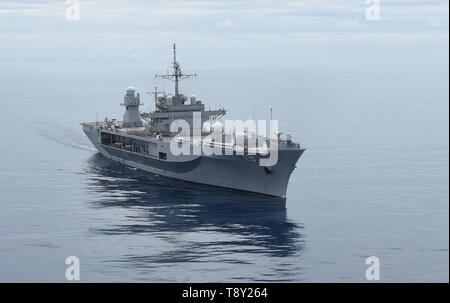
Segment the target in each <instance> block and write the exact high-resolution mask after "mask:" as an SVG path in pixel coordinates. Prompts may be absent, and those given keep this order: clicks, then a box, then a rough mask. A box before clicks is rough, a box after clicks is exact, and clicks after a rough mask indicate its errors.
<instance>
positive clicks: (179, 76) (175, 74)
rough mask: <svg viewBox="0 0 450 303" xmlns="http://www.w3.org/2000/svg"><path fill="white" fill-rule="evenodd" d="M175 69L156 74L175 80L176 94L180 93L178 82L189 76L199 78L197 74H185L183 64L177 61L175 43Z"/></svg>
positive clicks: (174, 45)
mask: <svg viewBox="0 0 450 303" xmlns="http://www.w3.org/2000/svg"><path fill="white" fill-rule="evenodd" d="M172 68H173V70H172V72H167V74H164V75H158V74H157V75H155V78H160V79H161V78H162V79H167V80H171V81H174V82H175V96H178V95H179V90H178V82H179V81H181V80H184V79H187V78H192V77H195V78H197V77H198V76H197V74H196V73H194V74H183V72H182V70H181V66H180V64H179V63H178V62H177V49H176V44H175V43H174V44H173V67H172Z"/></svg>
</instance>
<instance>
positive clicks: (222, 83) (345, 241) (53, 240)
mask: <svg viewBox="0 0 450 303" xmlns="http://www.w3.org/2000/svg"><path fill="white" fill-rule="evenodd" d="M198 73H199V74H200V78H199V79H198V80H195V81H191V80H186V81H184V82H182V85H181V89H182V90H183V91H184V92H186V93H187V94H191V93H195V94H196V95H197V97H198V98H199V99H201V100H203V101H204V102H205V103H207V104H208V105H211V108H214V107H219V106H225V107H226V109H227V110H228V115H227V117H229V118H232V119H248V118H256V119H265V118H268V117H269V110H268V109H269V108H271V107H272V108H273V115H274V118H275V119H278V120H279V121H280V128H281V129H282V131H285V132H286V131H287V132H290V133H291V134H292V135H293V137H294V139H295V140H296V141H300V142H301V143H302V144H303V145H304V146H306V147H307V150H306V152H305V153H304V154H303V156H302V157H301V158H300V161H299V163H298V167H297V169H296V170H295V171H294V173H293V175H292V177H291V180H290V184H289V188H288V193H287V199H286V201H283V200H279V199H274V198H267V197H263V196H259V195H253V194H247V193H242V192H236V191H231V190H224V189H220V188H214V187H209V186H202V185H193V184H190V183H186V182H181V181H174V180H171V179H166V178H162V177H158V176H155V175H152V174H148V173H144V172H141V171H138V170H134V169H132V168H128V167H124V166H121V165H119V164H116V163H113V162H111V161H109V160H107V159H104V158H103V157H102V156H101V155H99V154H98V153H97V152H96V151H95V149H93V147H92V146H91V145H90V143H89V142H88V140H87V139H86V138H85V136H84V134H83V133H82V131H81V126H80V124H79V123H80V122H84V121H95V120H96V119H98V120H102V119H103V118H104V117H105V116H109V117H115V118H120V117H121V115H122V108H121V107H120V106H119V103H120V102H121V101H122V98H123V94H124V91H125V89H126V87H127V86H129V85H134V86H136V88H137V90H138V91H139V92H141V96H142V97H143V101H144V103H145V105H144V108H145V109H148V108H149V107H150V106H151V104H152V101H151V96H150V95H147V94H146V92H147V91H149V90H150V91H151V90H152V89H153V86H154V85H155V84H157V85H160V87H161V88H163V89H166V90H168V89H170V86H169V84H162V83H160V82H157V83H155V82H154V80H153V79H152V75H153V73H152V71H144V70H140V71H137V72H136V71H132V70H126V68H122V70H115V69H114V68H113V67H111V68H110V69H98V70H97V69H96V70H95V71H92V70H89V69H84V70H83V69H81V68H80V69H72V70H62V69H56V68H55V69H53V68H47V69H40V70H39V69H31V68H29V69H27V68H22V69H16V70H2V71H0V91H1V92H2V93H1V97H0V106H1V107H0V129H1V130H2V132H1V133H2V135H1V143H0V146H1V148H0V281H1V282H21V281H22V282H46V281H56V282H64V281H66V279H65V271H66V268H67V265H66V264H65V260H66V258H67V257H68V256H77V257H78V258H79V259H80V264H81V268H80V270H81V271H80V278H81V281H84V282H95V281H105V282H109V281H117V282H119V281H120V282H247V281H251V282H254V281H288V282H291V281H292V282H322V281H325V282H354V281H356V282H365V281H367V280H366V277H365V272H366V268H367V265H366V264H365V259H366V258H367V257H368V256H377V257H378V258H379V260H380V274H381V281H384V282H409V281H414V282H415V281H445V282H448V280H449V190H448V182H449V180H448V178H449V177H448V176H449V171H448V168H449V163H448V159H449V154H448V152H449V141H448V138H449V134H448V127H449V123H448V121H449V120H448V118H449V117H448V110H449V108H448V106H449V103H448V99H449V90H448V80H449V79H448V74H426V75H424V74H419V73H417V74H411V73H406V72H405V73H402V72H395V73H392V72H385V73H383V72H377V73H370V72H365V73H364V72H336V71H334V72H327V71H301V70H299V71H297V70H285V71H250V70H243V71H230V70H206V71H198Z"/></svg>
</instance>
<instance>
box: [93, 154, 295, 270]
mask: <svg viewBox="0 0 450 303" xmlns="http://www.w3.org/2000/svg"><path fill="white" fill-rule="evenodd" d="M86 171H87V173H88V176H89V182H88V188H89V190H90V191H91V192H93V193H94V194H95V196H97V198H96V199H95V200H94V201H93V202H92V206H93V207H95V208H98V209H99V210H100V211H102V210H104V211H105V210H111V208H113V209H114V210H115V211H116V213H117V210H121V209H122V210H124V214H123V217H121V218H119V219H118V220H117V221H113V222H111V221H106V222H104V221H102V222H104V224H100V225H98V224H96V226H95V227H94V228H91V229H90V231H91V232H92V233H94V234H96V235H104V236H114V235H116V236H117V235H129V236H133V235H134V236H135V235H139V236H145V237H147V238H146V239H148V238H150V239H154V238H155V239H158V243H160V242H161V240H162V241H166V242H168V243H170V244H171V245H173V244H174V243H175V245H176V246H178V248H177V249H176V250H175V252H174V251H173V250H172V251H171V252H165V253H160V254H156V255H155V254H150V255H148V254H138V255H136V254H131V255H128V257H126V256H123V258H125V259H127V258H128V259H127V260H126V262H130V261H132V262H134V263H135V265H136V266H143V265H144V264H146V265H149V263H152V262H156V263H161V262H163V263H174V262H209V261H212V260H214V261H215V262H217V261H220V262H223V263H238V264H246V263H253V262H254V263H257V262H258V261H257V259H258V257H262V256H264V257H267V258H269V259H270V258H273V257H281V259H284V258H285V257H287V258H288V259H290V258H294V259H296V258H297V257H299V256H301V253H302V250H303V248H304V240H303V236H302V230H303V226H301V225H299V224H297V223H294V222H291V221H290V220H289V219H288V217H287V214H286V203H285V200H282V199H280V198H271V197H267V196H262V195H257V194H251V193H245V192H239V191H231V190H226V189H221V188H216V187H210V186H204V185H199V184H192V183H188V182H182V181H177V180H173V179H168V178H164V177H159V176H156V175H152V174H149V173H145V172H142V171H139V170H134V169H132V168H129V167H126V166H123V165H121V164H118V163H115V162H112V161H110V160H108V159H105V158H104V157H103V156H101V155H100V154H95V155H93V156H92V157H91V158H90V159H89V160H88V165H87V168H86ZM129 210H132V211H131V212H129ZM177 241H179V243H177ZM146 242H147V241H145V240H144V241H143V244H145V243H146ZM211 258H212V259H211ZM122 261H125V260H122ZM285 261H287V260H285ZM268 275H269V276H270V275H271V274H270V273H268Z"/></svg>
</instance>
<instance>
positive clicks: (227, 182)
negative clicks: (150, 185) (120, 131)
mask: <svg viewBox="0 0 450 303" xmlns="http://www.w3.org/2000/svg"><path fill="white" fill-rule="evenodd" d="M83 131H84V132H85V133H86V135H87V137H88V138H89V140H90V141H91V142H92V144H93V145H94V146H95V147H96V149H97V150H98V151H99V152H100V153H101V154H102V155H103V156H105V157H106V158H108V159H111V160H113V161H116V162H119V163H121V164H124V165H128V166H131V167H134V168H137V169H140V170H143V171H147V172H150V173H154V174H158V175H161V176H165V177H170V178H175V179H178V180H183V181H189V182H194V183H200V184H206V185H212V186H218V187H223V188H230V189H235V190H241V191H247V192H254V193H259V194H264V195H269V196H276V197H282V198H285V197H286V190H287V185H288V182H289V178H290V175H291V173H292V171H293V170H294V168H295V164H296V163H297V161H298V159H299V158H300V156H301V155H302V153H303V152H304V149H300V148H292V149H282V150H279V154H278V161H277V163H276V165H275V166H273V167H272V168H271V170H270V172H268V171H267V170H265V169H264V167H262V166H259V164H258V163H257V162H255V161H251V160H249V158H248V157H245V156H236V155H234V156H227V155H213V156H197V157H194V158H193V157H189V159H187V161H176V162H173V161H166V160H160V159H157V158H154V157H149V156H146V155H142V154H138V153H134V152H131V151H127V150H124V149H119V148H114V147H111V146H108V145H104V144H101V142H100V132H101V131H100V130H99V129H97V128H96V127H91V126H84V127H83ZM179 157H183V156H179Z"/></svg>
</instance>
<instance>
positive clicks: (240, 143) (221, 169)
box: [82, 44, 305, 198]
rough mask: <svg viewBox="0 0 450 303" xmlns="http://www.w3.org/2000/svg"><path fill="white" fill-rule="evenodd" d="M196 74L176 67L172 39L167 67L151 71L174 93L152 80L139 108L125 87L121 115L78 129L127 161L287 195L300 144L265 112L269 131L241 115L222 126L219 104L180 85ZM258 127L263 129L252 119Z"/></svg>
mask: <svg viewBox="0 0 450 303" xmlns="http://www.w3.org/2000/svg"><path fill="white" fill-rule="evenodd" d="M196 76H197V75H196V74H184V73H183V72H182V70H181V66H180V64H179V63H178V62H177V59H176V47H175V44H174V45H173V62H172V68H171V70H170V71H169V72H167V74H162V75H156V76H155V77H156V78H163V79H167V80H171V81H173V82H174V84H175V89H174V92H173V93H166V92H158V89H157V88H155V91H154V102H155V109H154V111H150V112H140V111H139V106H141V105H142V103H141V100H140V95H139V93H137V92H136V90H135V88H134V87H128V88H127V90H126V93H125V96H124V102H123V103H122V104H121V105H123V106H124V107H125V113H124V115H123V119H122V121H119V120H116V119H108V118H105V120H104V121H101V122H99V121H96V122H86V123H82V127H83V131H84V133H85V134H86V135H87V137H88V138H89V140H90V141H91V142H92V144H93V145H94V146H95V147H96V149H97V150H98V151H99V153H100V154H102V155H103V156H104V157H106V158H108V159H111V160H113V161H117V162H119V163H122V164H124V165H127V166H131V167H134V168H137V169H141V170H143V171H147V172H150V173H154V174H158V175H161V176H165V177H170V178H175V179H179V180H184V181H189V182H195V183H201V184H207V185H213V186H219V187H223V188H230V189H235V190H242V191H248V192H254V193H259V194H264V195H270V196H276V197H283V198H284V197H286V190H287V186H288V183H289V178H290V176H291V174H292V172H293V171H294V169H295V167H296V163H297V161H298V159H299V158H300V156H301V155H302V153H303V152H304V151H305V148H303V147H302V146H301V145H300V144H299V143H296V142H294V141H293V140H292V138H291V136H290V135H289V134H287V135H285V136H283V134H282V133H280V132H278V130H277V129H275V130H274V128H275V127H274V124H275V126H277V123H274V121H272V119H271V120H270V121H269V123H270V125H269V132H270V134H269V135H264V134H263V135H261V134H260V132H256V131H255V130H254V129H249V124H246V123H235V124H233V123H231V125H233V127H232V128H226V126H227V123H226V122H227V121H226V122H225V126H224V124H223V123H222V122H221V119H222V117H223V116H224V115H225V114H226V111H225V109H223V108H221V109H215V110H205V104H204V103H203V102H202V101H201V100H198V99H197V98H196V97H195V96H193V95H192V96H190V97H189V98H188V97H187V96H185V95H183V94H182V93H180V91H179V82H180V81H181V80H183V79H186V78H190V77H196ZM232 122H233V121H232ZM234 122H237V121H234ZM275 122H276V121H275ZM236 125H237V126H236ZM255 125H256V123H255ZM260 128H261V129H264V130H265V129H266V127H265V126H264V127H260V124H258V130H259V129H260ZM266 133H267V132H266Z"/></svg>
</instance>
